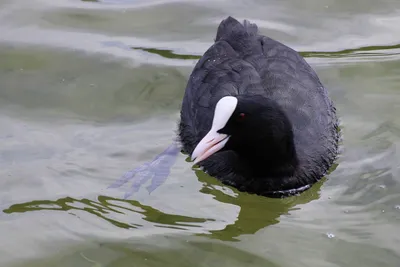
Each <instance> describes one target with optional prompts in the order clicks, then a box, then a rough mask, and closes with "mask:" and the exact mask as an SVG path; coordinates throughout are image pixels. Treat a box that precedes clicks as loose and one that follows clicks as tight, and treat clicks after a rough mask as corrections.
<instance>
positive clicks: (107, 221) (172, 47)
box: [0, 0, 400, 267]
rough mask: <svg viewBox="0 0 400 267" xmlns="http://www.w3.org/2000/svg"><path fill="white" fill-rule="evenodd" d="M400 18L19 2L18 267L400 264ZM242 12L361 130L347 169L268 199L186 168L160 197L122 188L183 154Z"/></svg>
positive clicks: (11, 187)
mask: <svg viewBox="0 0 400 267" xmlns="http://www.w3.org/2000/svg"><path fill="white" fill-rule="evenodd" d="M399 13H400V3H398V2H396V1H389V0H384V1H379V2H376V1H372V0H366V1H363V3H362V5H361V4H360V3H358V2H356V1H343V0H340V1H339V0H337V1H332V0H323V1H315V0H307V1H301V3H300V2H298V1H294V0H288V1H277V0H276V1H275V0H273V1H261V0H252V1H240V0H233V1H225V0H218V1H189V0H182V1H179V0H177V1H172V0H170V1H168V0H164V1H162V0H160V1H128V0H119V1H118V0H103V1H101V0H99V1H95V0H93V1H89V0H87V1H78V0H60V1H48V0H32V1H22V0H12V1H11V0H3V1H1V2H0V58H1V62H0V126H1V131H0V140H1V143H0V177H1V179H0V181H1V182H0V185H1V186H0V188H1V189H0V207H1V209H0V210H1V213H0V234H1V236H2V242H1V244H0V263H1V265H2V266H21V267H22V266H41V267H43V266H62V267H65V266H74V267H76V266H118V267H125V266H174V267H179V266H230V267H231V266H277V267H278V266H279V267H291V266H293V267H298V266H307V267H310V266H316V267H325V266H326V267H334V266H363V267H368V266H371V267H375V266H381V267H383V266H398V264H399V262H400V235H398V232H399V227H400V222H399V220H400V193H399V192H400V176H399V160H400V155H399V152H398V151H399V149H398V147H399V145H400V119H399V116H398V114H400V105H399V103H400V91H399V84H400V83H399V82H400V78H399V77H400V75H399V74H400V63H399V52H400V37H399V36H400V28H399V27H398V24H399V23H400V16H399ZM228 15H232V16H235V17H237V18H239V19H243V18H247V19H250V20H252V21H254V22H256V23H258V25H259V27H260V30H261V32H262V33H264V34H267V35H269V36H271V37H273V38H276V39H278V40H280V41H282V42H284V43H286V44H288V45H290V46H291V47H293V48H295V49H296V50H298V51H300V52H301V53H302V55H303V56H304V57H305V58H306V60H307V61H308V62H309V63H310V64H311V65H312V66H313V67H314V68H315V70H316V71H317V72H318V74H319V76H320V78H321V80H322V81H323V82H324V83H325V84H326V86H327V87H328V88H329V92H330V95H331V97H332V99H333V100H334V101H335V103H336V106H337V110H338V113H339V115H340V119H341V123H342V128H343V152H342V154H341V156H340V158H339V161H338V166H337V168H336V170H335V171H334V172H332V173H331V174H330V175H328V177H327V179H325V180H324V181H322V182H320V183H318V184H316V185H315V186H314V187H313V188H312V189H310V190H308V191H307V192H305V193H303V194H302V195H300V196H297V197H291V198H286V199H283V200H280V199H268V198H263V197H258V196H254V195H248V194H245V193H239V192H237V191H236V190H234V189H232V188H229V187H226V186H223V185H221V184H220V183H218V182H217V181H216V180H215V179H213V178H211V177H208V176H207V175H205V174H204V173H202V172H200V171H194V170H193V169H192V168H191V164H190V163H188V162H187V161H186V156H185V155H182V154H179V156H178V159H177V161H176V163H175V165H174V166H173V167H172V169H171V175H170V177H169V178H168V179H167V180H166V181H165V183H164V184H162V185H161V186H160V187H158V188H157V189H156V190H154V191H153V192H152V193H151V194H149V193H148V190H147V188H146V187H147V186H148V184H146V185H144V186H143V187H142V188H141V189H140V190H139V191H138V192H137V193H135V194H134V195H133V196H131V197H130V198H128V199H124V198H123V196H124V193H125V192H126V190H127V189H129V186H130V184H127V185H125V186H123V187H121V188H117V189H107V187H108V186H109V185H110V184H111V183H113V182H114V181H115V180H116V179H117V178H119V177H120V176H121V175H122V174H123V173H124V172H125V171H127V170H129V169H131V168H133V167H135V166H139V165H140V164H142V163H144V162H147V161H149V160H151V159H152V158H153V157H154V156H155V155H157V154H158V153H159V152H161V151H163V150H164V149H165V148H166V147H167V146H168V145H169V144H170V143H171V141H172V140H173V138H174V133H175V130H176V124H177V120H178V117H179V106H180V103H181V99H182V96H183V92H184V88H185V85H186V82H187V78H188V76H189V74H190V72H191V70H192V68H193V66H194V64H195V63H196V60H197V59H198V58H199V56H201V55H202V53H203V52H204V51H205V50H206V49H207V48H208V47H209V46H210V45H211V43H212V41H213V39H214V37H215V34H216V28H217V25H218V23H219V22H220V21H221V20H222V19H223V18H225V17H226V16H228Z"/></svg>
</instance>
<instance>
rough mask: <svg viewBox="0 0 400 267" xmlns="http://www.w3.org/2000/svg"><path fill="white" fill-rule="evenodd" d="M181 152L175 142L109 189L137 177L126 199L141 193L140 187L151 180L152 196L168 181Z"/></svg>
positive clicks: (150, 189) (149, 190) (149, 189)
mask: <svg viewBox="0 0 400 267" xmlns="http://www.w3.org/2000/svg"><path fill="white" fill-rule="evenodd" d="M179 151H180V147H179V145H178V143H176V142H173V143H172V144H171V145H169V146H168V148H167V149H165V150H164V151H163V152H161V153H160V154H158V155H157V156H156V157H155V158H154V159H153V160H152V161H150V162H146V163H144V164H143V165H141V166H139V167H137V168H135V169H133V170H130V171H128V172H126V173H125V174H124V175H123V176H122V177H121V178H119V179H118V180H117V181H115V182H114V183H113V184H111V185H110V186H109V187H108V188H117V187H121V186H122V185H124V184H125V183H127V182H128V181H130V180H132V179H133V178H135V176H136V179H135V180H134V181H133V184H132V186H131V189H130V190H129V191H128V192H126V193H125V199H126V198H128V197H130V196H131V195H132V194H133V193H135V192H137V191H139V189H140V187H141V186H142V185H143V184H144V183H146V182H147V181H148V180H150V179H151V184H150V185H149V186H148V187H147V191H148V192H149V194H150V193H151V192H153V191H154V190H155V189H157V188H158V187H159V186H160V185H162V184H163V183H164V182H165V181H166V180H167V178H168V175H169V174H170V172H171V167H172V165H173V164H174V163H175V161H176V159H177V156H178V153H179Z"/></svg>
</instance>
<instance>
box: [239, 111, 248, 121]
mask: <svg viewBox="0 0 400 267" xmlns="http://www.w3.org/2000/svg"><path fill="white" fill-rule="evenodd" d="M245 117H246V114H244V113H239V116H238V118H237V119H238V121H242V120H244V118H245Z"/></svg>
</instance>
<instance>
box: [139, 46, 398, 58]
mask: <svg viewBox="0 0 400 267" xmlns="http://www.w3.org/2000/svg"><path fill="white" fill-rule="evenodd" d="M131 49H134V50H142V51H145V52H147V53H150V54H155V55H159V56H161V57H164V58H168V59H183V60H195V59H200V58H201V55H190V54H177V53H174V52H173V51H172V50H170V49H158V48H149V47H131ZM395 49H400V44H395V45H386V46H383V45H382V46H364V47H359V48H352V49H343V50H339V51H299V54H300V55H301V56H303V57H305V58H346V57H359V56H368V57H372V56H388V55H398V54H400V52H391V53H389V52H388V51H390V50H395ZM378 51H385V53H384V52H378Z"/></svg>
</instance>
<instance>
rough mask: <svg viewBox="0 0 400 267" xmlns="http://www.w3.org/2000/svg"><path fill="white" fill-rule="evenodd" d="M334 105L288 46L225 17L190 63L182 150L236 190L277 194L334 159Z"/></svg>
mask: <svg viewBox="0 0 400 267" xmlns="http://www.w3.org/2000/svg"><path fill="white" fill-rule="evenodd" d="M339 137H340V132H339V128H338V120H337V117H336V111H335V107H334V105H333V103H332V101H331V100H330V99H329V97H328V93H327V90H326V89H325V87H324V86H323V85H322V83H321V81H320V80H319V78H318V76H317V74H316V73H315V72H314V71H313V69H312V68H311V67H310V66H309V65H308V64H307V63H306V61H305V60H304V59H303V58H302V57H301V56H300V55H299V54H298V53H297V52H296V51H294V50H293V49H291V48H289V47H287V46H285V45H283V44H281V43H279V42H277V41H275V40H273V39H271V38H268V37H266V36H262V35H260V34H259V33H258V28H257V26H256V25H255V24H251V23H249V22H248V21H244V23H243V24H241V23H240V22H238V21H237V20H236V19H234V18H232V17H228V18H227V19H225V20H223V21H222V22H221V24H220V25H219V27H218V32H217V36H216V39H215V43H214V44H213V45H212V46H211V47H210V48H209V49H208V50H207V51H206V52H205V54H204V55H203V57H202V58H201V59H200V60H199V62H198V63H197V65H196V66H195V68H194V70H193V72H192V74H191V76H190V78H189V81H188V84H187V87H186V91H185V95H184V98H183V103H182V110H181V121H180V124H179V138H180V142H181V144H182V146H183V151H184V152H186V153H188V154H189V155H190V156H191V157H192V159H194V160H195V161H194V163H196V164H197V165H199V166H201V167H203V169H204V171H206V172H207V173H208V174H209V175H211V176H213V177H215V178H217V179H219V180H221V181H222V182H223V183H224V184H226V185H230V186H233V187H235V188H237V189H239V190H240V191H246V192H249V193H255V194H259V195H264V196H271V197H281V196H288V195H292V194H295V193H299V192H301V191H304V190H306V189H308V188H309V187H310V186H311V185H312V184H314V183H315V182H317V181H318V180H320V179H321V178H322V177H323V176H324V175H325V174H326V173H327V171H328V169H329V168H330V167H331V165H332V164H333V162H334V160H335V159H336V156H337V152H338V140H339Z"/></svg>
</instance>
